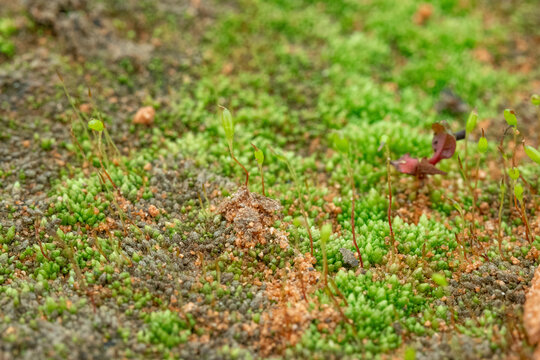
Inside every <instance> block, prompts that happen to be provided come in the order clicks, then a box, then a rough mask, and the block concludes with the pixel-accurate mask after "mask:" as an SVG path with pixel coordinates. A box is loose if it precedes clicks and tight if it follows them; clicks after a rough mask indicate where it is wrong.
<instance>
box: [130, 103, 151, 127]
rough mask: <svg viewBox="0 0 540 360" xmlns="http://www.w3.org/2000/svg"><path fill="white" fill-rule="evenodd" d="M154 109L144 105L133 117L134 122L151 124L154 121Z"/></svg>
mask: <svg viewBox="0 0 540 360" xmlns="http://www.w3.org/2000/svg"><path fill="white" fill-rule="evenodd" d="M155 115H156V111H155V110H154V108H153V107H151V106H145V107H142V108H140V109H139V110H138V111H137V113H136V114H135V116H134V117H133V123H134V124H141V125H152V124H153V123H154V116H155Z"/></svg>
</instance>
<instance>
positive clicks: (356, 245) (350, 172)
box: [348, 160, 364, 268]
mask: <svg viewBox="0 0 540 360" xmlns="http://www.w3.org/2000/svg"><path fill="white" fill-rule="evenodd" d="M351 161H352V160H351ZM348 170H349V179H350V181H351V189H352V201H351V231H352V238H353V243H354V247H355V248H356V252H357V253H358V260H359V261H360V267H362V268H364V261H363V260H362V254H361V253H360V248H359V247H358V242H357V241H356V229H355V198H356V185H355V183H354V175H353V171H352V165H351V164H350V163H349V166H348Z"/></svg>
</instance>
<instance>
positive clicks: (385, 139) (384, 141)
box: [379, 135, 397, 255]
mask: <svg viewBox="0 0 540 360" xmlns="http://www.w3.org/2000/svg"><path fill="white" fill-rule="evenodd" d="M382 147H384V149H385V155H386V182H387V183H388V211H387V217H388V227H389V228H390V240H391V241H392V251H393V252H394V255H397V247H396V237H395V235H394V228H393V227H392V181H391V179H390V164H391V163H392V161H391V159H390V147H389V146H388V137H387V136H386V135H383V137H382V138H381V145H380V146H379V150H380V149H381V148H382Z"/></svg>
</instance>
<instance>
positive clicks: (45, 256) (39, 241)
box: [34, 220, 51, 261]
mask: <svg viewBox="0 0 540 360" xmlns="http://www.w3.org/2000/svg"><path fill="white" fill-rule="evenodd" d="M34 227H35V229H36V240H37V242H38V245H39V250H41V254H42V255H43V257H44V258H45V259H47V260H48V261H51V258H50V257H48V256H47V254H45V250H44V249H43V244H42V243H41V239H40V238H39V221H38V220H36V222H35V224H34Z"/></svg>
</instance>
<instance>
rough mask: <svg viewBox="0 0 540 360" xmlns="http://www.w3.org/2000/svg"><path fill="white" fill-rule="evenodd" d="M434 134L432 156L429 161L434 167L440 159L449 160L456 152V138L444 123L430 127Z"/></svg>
mask: <svg viewBox="0 0 540 360" xmlns="http://www.w3.org/2000/svg"><path fill="white" fill-rule="evenodd" d="M431 128H432V129H433V131H434V132H435V134H434V135H433V140H432V142H431V147H432V148H433V152H434V154H433V156H432V157H431V159H429V160H428V161H429V163H430V164H432V165H436V164H437V163H438V162H439V161H441V160H442V159H449V158H451V157H452V156H454V153H455V152H456V137H455V136H454V134H453V133H452V131H451V130H450V129H449V128H448V126H447V124H446V123H435V124H433V125H431Z"/></svg>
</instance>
